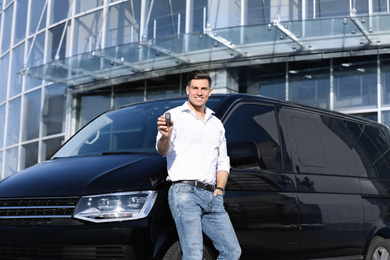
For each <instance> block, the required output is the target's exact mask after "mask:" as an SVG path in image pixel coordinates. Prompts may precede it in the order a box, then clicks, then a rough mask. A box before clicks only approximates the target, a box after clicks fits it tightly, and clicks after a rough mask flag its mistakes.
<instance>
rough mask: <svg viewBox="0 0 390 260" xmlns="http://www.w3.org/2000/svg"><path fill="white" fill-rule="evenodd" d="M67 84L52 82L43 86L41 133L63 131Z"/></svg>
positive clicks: (51, 133)
mask: <svg viewBox="0 0 390 260" xmlns="http://www.w3.org/2000/svg"><path fill="white" fill-rule="evenodd" d="M66 89H67V86H65V85H59V84H54V85H50V86H47V87H46V88H45V96H44V99H45V101H44V104H43V111H42V124H43V128H42V135H43V136H48V135H54V134H60V133H63V132H64V127H65V105H66Z"/></svg>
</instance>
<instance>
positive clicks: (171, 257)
mask: <svg viewBox="0 0 390 260" xmlns="http://www.w3.org/2000/svg"><path fill="white" fill-rule="evenodd" d="M181 259H182V254H181V249H180V244H179V241H177V242H176V243H174V244H173V245H172V246H171V247H170V248H169V249H168V251H167V253H166V254H165V256H164V258H163V260H181ZM203 260H215V258H214V256H213V255H212V254H211V252H210V250H209V249H208V248H207V247H206V246H203Z"/></svg>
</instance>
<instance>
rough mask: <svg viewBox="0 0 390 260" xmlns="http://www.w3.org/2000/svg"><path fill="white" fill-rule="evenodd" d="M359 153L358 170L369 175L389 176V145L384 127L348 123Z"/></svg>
mask: <svg viewBox="0 0 390 260" xmlns="http://www.w3.org/2000/svg"><path fill="white" fill-rule="evenodd" d="M348 128H349V129H350V130H351V132H352V134H353V135H354V137H355V139H356V142H355V149H356V151H357V153H358V154H359V157H360V161H359V165H360V168H359V169H358V171H359V172H362V173H364V175H365V176H369V177H380V178H387V179H388V178H390V147H389V141H388V139H387V136H388V135H387V134H386V131H387V129H386V128H377V127H372V126H369V125H364V124H356V123H348Z"/></svg>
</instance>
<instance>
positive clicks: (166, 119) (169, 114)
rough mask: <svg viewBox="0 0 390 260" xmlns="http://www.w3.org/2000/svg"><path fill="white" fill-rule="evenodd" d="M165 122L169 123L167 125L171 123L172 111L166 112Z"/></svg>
mask: <svg viewBox="0 0 390 260" xmlns="http://www.w3.org/2000/svg"><path fill="white" fill-rule="evenodd" d="M165 123H167V126H169V124H170V123H171V113H169V112H168V113H165Z"/></svg>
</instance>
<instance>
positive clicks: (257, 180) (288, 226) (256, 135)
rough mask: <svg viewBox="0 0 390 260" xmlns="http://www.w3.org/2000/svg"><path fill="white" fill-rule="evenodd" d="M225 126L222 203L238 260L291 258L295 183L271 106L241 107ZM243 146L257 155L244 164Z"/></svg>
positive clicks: (294, 248)
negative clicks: (238, 251) (227, 165)
mask: <svg viewBox="0 0 390 260" xmlns="http://www.w3.org/2000/svg"><path fill="white" fill-rule="evenodd" d="M224 121H225V122H224V123H225V129H226V138H227V143H228V151H229V153H230V154H229V155H230V157H231V165H232V169H231V172H230V175H229V180H228V184H227V188H226V189H227V192H226V195H225V200H224V202H225V207H226V209H227V211H228V212H229V215H230V218H231V220H232V223H233V225H234V228H235V230H236V233H237V236H238V239H239V242H240V245H241V247H242V258H241V259H292V258H293V256H294V254H295V251H296V249H297V248H296V243H294V241H295V239H296V232H298V230H297V224H298V204H297V198H296V193H295V192H296V189H295V183H294V178H293V177H292V175H291V173H289V172H285V171H284V169H283V165H284V160H285V155H284V147H283V145H282V144H281V132H280V129H279V127H278V123H277V117H276V111H275V106H274V105H273V104H258V103H251V102H248V103H245V102H242V103H241V104H239V105H238V106H236V107H235V108H234V109H233V110H232V111H231V113H230V114H229V116H227V119H226V120H224ZM245 147H250V148H248V149H251V148H252V149H253V150H255V151H256V155H257V154H258V155H260V156H256V158H254V160H253V158H252V160H246V159H245V158H243V156H242V152H244V153H245V152H246V151H245V149H246V148H245Z"/></svg>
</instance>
